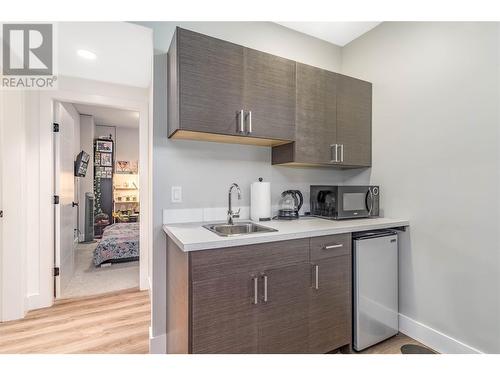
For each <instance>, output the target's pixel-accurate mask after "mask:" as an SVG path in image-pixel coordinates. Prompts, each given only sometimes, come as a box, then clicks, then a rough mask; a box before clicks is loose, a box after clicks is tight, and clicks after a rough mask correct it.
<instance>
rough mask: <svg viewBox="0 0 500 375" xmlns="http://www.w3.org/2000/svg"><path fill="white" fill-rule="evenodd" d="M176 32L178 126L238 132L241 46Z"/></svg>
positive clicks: (227, 132) (240, 101)
mask: <svg viewBox="0 0 500 375" xmlns="http://www.w3.org/2000/svg"><path fill="white" fill-rule="evenodd" d="M177 33H178V35H177V38H178V45H177V51H176V53H177V54H178V77H177V80H178V84H179V94H178V95H179V105H180V113H179V128H180V129H182V130H191V131H196V132H206V133H215V134H226V135H236V134H238V130H239V126H238V125H239V118H238V115H237V113H239V111H241V110H242V109H243V79H244V70H243V58H244V56H243V55H244V53H243V52H244V48H243V47H241V46H238V45H236V44H232V43H229V42H225V41H222V40H219V39H215V38H211V37H208V36H206V35H202V34H198V33H195V32H192V31H188V30H184V29H177ZM171 132H172V129H170V131H169V134H171Z"/></svg>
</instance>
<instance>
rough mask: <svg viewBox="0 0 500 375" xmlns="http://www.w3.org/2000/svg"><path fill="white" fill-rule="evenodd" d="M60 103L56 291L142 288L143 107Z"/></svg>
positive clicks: (79, 293) (70, 294)
mask: <svg viewBox="0 0 500 375" xmlns="http://www.w3.org/2000/svg"><path fill="white" fill-rule="evenodd" d="M53 106H54V108H53V114H54V124H55V125H54V187H55V199H56V201H58V202H55V203H58V204H55V206H54V207H55V213H54V219H55V222H54V224H55V226H54V228H55V249H54V259H55V273H54V292H55V297H56V298H75V297H86V296H92V295H97V294H103V293H109V292H116V291H120V290H126V289H138V288H139V286H140V262H141V261H146V260H143V259H142V257H141V256H140V255H141V243H140V223H139V221H140V220H139V217H140V212H141V210H140V178H139V154H140V152H139V149H140V145H139V123H140V115H139V112H138V111H131V110H124V109H120V108H116V107H110V106H104V105H99V104H83V103H70V102H61V101H54V102H53Z"/></svg>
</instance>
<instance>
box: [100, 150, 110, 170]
mask: <svg viewBox="0 0 500 375" xmlns="http://www.w3.org/2000/svg"><path fill="white" fill-rule="evenodd" d="M111 156H112V154H108V153H101V165H102V166H104V167H112V166H113V160H112V159H111Z"/></svg>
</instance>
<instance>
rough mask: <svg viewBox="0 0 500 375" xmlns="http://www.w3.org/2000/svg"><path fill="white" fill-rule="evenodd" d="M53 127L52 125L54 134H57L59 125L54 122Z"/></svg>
mask: <svg viewBox="0 0 500 375" xmlns="http://www.w3.org/2000/svg"><path fill="white" fill-rule="evenodd" d="M53 125H54V133H59V124H58V123H57V122H54V123H53Z"/></svg>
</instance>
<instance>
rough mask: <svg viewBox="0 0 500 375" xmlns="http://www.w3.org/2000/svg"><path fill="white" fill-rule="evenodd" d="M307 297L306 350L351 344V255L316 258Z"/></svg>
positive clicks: (326, 350) (318, 349)
mask: <svg viewBox="0 0 500 375" xmlns="http://www.w3.org/2000/svg"><path fill="white" fill-rule="evenodd" d="M311 267H312V269H311V270H312V288H311V293H310V300H309V339H308V342H309V353H327V352H329V351H332V350H334V349H337V348H339V347H341V346H344V345H347V344H350V343H351V337H352V333H351V327H352V324H351V321H352V317H351V256H350V254H347V255H341V256H336V257H332V258H325V259H321V260H318V261H316V263H313V264H312V265H311Z"/></svg>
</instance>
